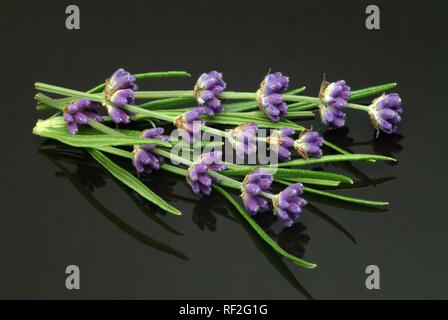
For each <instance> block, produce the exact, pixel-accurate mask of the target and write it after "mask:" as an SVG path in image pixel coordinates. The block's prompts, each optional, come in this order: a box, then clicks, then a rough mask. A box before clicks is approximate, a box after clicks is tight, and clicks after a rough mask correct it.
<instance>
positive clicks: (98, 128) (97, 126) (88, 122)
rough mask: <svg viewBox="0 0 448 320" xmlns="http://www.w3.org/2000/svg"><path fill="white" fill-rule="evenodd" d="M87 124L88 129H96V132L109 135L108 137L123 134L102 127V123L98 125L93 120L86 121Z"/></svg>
mask: <svg viewBox="0 0 448 320" xmlns="http://www.w3.org/2000/svg"><path fill="white" fill-rule="evenodd" d="M87 124H88V125H89V126H90V127H92V128H94V129H96V130H98V131H100V132H103V133H105V134H110V135H114V136H116V135H123V133H121V132H119V131H117V130H114V129H112V128H110V127H108V126H106V125H104V124H102V123H100V122H98V121H95V120H93V119H88V120H87Z"/></svg>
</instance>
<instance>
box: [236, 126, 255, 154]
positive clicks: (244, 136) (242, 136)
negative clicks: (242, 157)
mask: <svg viewBox="0 0 448 320" xmlns="http://www.w3.org/2000/svg"><path fill="white" fill-rule="evenodd" d="M257 131H258V125H257V124H256V123H255V122H250V123H243V124H240V125H239V126H237V127H235V128H233V129H232V130H230V131H229V140H230V144H231V145H232V147H233V148H234V149H235V150H236V151H237V153H238V154H251V153H254V152H255V151H257Z"/></svg>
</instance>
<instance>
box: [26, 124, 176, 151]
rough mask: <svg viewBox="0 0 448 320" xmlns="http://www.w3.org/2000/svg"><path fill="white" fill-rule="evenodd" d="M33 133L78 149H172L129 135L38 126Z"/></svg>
mask: <svg viewBox="0 0 448 320" xmlns="http://www.w3.org/2000/svg"><path fill="white" fill-rule="evenodd" d="M33 133H34V134H36V135H39V136H41V137H45V138H51V139H55V140H58V141H61V142H62V143H65V144H68V145H70V146H73V147H78V148H100V147H106V146H125V145H134V144H138V145H144V144H156V145H159V146H164V147H171V144H170V143H168V142H165V141H161V140H157V139H144V138H138V137H130V136H127V135H107V134H88V135H81V134H77V135H71V134H70V133H68V132H67V129H66V128H43V127H40V126H39V125H36V126H35V127H34V128H33Z"/></svg>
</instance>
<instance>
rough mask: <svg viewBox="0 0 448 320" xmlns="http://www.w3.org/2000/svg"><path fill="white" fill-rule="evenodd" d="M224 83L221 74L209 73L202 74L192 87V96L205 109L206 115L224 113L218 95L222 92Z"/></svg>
mask: <svg viewBox="0 0 448 320" xmlns="http://www.w3.org/2000/svg"><path fill="white" fill-rule="evenodd" d="M225 88H226V83H225V82H224V80H223V78H222V73H220V72H218V71H211V72H209V73H203V74H201V76H200V77H199V79H198V81H197V82H196V85H195V86H194V95H195V97H196V100H197V101H198V104H199V106H200V107H205V108H206V113H207V115H209V116H213V115H214V114H215V113H221V112H223V111H224V109H223V107H222V106H221V100H219V99H218V95H219V94H220V93H222V92H223V91H224V89H225Z"/></svg>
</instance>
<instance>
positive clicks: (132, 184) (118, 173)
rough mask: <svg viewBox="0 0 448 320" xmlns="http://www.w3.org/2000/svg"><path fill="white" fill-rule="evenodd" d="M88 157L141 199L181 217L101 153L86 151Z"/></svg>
mask: <svg viewBox="0 0 448 320" xmlns="http://www.w3.org/2000/svg"><path fill="white" fill-rule="evenodd" d="M87 151H88V152H89V153H90V155H91V156H92V157H93V158H94V159H95V160H96V161H98V162H99V163H100V164H101V165H102V166H103V167H104V168H106V169H107V170H108V171H109V172H110V173H111V174H112V175H113V176H114V177H115V178H117V179H118V180H120V181H121V182H123V183H124V184H125V185H127V186H128V187H129V188H131V189H133V190H134V191H136V192H137V193H138V194H140V195H141V196H142V197H143V198H145V199H147V200H148V201H150V202H152V203H154V204H155V205H156V206H158V207H160V208H162V209H163V210H165V211H167V212H170V213H173V214H175V215H181V214H182V213H181V212H180V211H179V210H178V209H176V208H174V207H173V206H171V205H170V204H169V203H168V202H166V201H165V200H163V199H162V198H161V197H159V196H158V195H157V194H155V193H154V192H153V191H152V190H151V189H149V188H148V187H147V186H145V185H144V184H143V183H142V182H141V181H140V180H139V179H137V178H136V177H134V176H133V175H132V174H131V173H129V172H128V171H126V170H125V169H123V168H121V167H120V166H118V165H117V164H115V163H114V162H113V161H112V160H110V159H109V158H108V157H106V156H105V155H104V154H103V153H102V152H100V151H99V150H95V149H87Z"/></svg>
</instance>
